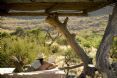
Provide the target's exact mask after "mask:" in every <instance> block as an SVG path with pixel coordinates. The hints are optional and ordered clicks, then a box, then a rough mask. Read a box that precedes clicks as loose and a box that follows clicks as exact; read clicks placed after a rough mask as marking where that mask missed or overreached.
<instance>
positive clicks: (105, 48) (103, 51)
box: [96, 5, 117, 78]
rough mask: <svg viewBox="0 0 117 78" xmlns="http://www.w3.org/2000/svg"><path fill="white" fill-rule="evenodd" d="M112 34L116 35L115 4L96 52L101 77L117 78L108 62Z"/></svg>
mask: <svg viewBox="0 0 117 78" xmlns="http://www.w3.org/2000/svg"><path fill="white" fill-rule="evenodd" d="M114 36H117V5H116V6H115V8H114V11H113V14H112V15H111V16H110V18H109V23H108V26H107V28H106V30H105V34H104V36H103V39H102V42H101V44H100V46H99V49H98V51H97V54H96V66H97V69H98V70H99V71H100V72H101V74H102V76H103V78H117V77H116V76H115V74H114V72H113V70H112V67H111V65H110V63H109V51H110V47H111V45H112V41H113V37H114Z"/></svg>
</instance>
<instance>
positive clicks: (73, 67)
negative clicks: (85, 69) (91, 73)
mask: <svg viewBox="0 0 117 78" xmlns="http://www.w3.org/2000/svg"><path fill="white" fill-rule="evenodd" d="M83 65H84V64H83V63H81V64H79V65H75V66H69V67H63V68H59V69H60V70H65V69H75V68H78V67H81V66H83Z"/></svg>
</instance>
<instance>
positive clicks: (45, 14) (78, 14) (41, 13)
mask: <svg viewBox="0 0 117 78" xmlns="http://www.w3.org/2000/svg"><path fill="white" fill-rule="evenodd" d="M57 14H58V16H87V14H86V13H57ZM48 15H49V14H48V13H44V12H40V13H37V12H36V13H34V12H13V13H0V16H48Z"/></svg>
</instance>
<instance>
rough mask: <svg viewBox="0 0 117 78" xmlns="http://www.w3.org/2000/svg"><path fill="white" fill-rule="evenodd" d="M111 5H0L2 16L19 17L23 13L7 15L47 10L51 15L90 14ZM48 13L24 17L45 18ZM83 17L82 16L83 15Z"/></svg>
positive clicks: (84, 3) (82, 3)
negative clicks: (68, 11)
mask: <svg viewBox="0 0 117 78" xmlns="http://www.w3.org/2000/svg"><path fill="white" fill-rule="evenodd" d="M108 4H109V3H107V2H61V3H56V2H33V3H4V4H0V15H11V16H12V15H13V14H14V15H19V16H23V13H21V14H20V12H19V13H7V11H8V12H9V10H16V11H32V12H33V11H39V10H45V12H46V13H47V12H49V13H51V11H55V12H56V11H57V10H76V11H85V12H90V11H94V10H97V9H100V8H102V7H104V6H106V5H108ZM46 13H44V14H42V13H24V15H26V14H28V15H29V16H36V15H37V16H41V15H42V16H45V15H47V14H46ZM34 14H35V15H34ZM60 15H61V16H67V15H68V16H70V15H71V16H75V15H76V16H79V15H80V14H79V13H73V14H72V13H61V14H60ZM81 16H82V14H81Z"/></svg>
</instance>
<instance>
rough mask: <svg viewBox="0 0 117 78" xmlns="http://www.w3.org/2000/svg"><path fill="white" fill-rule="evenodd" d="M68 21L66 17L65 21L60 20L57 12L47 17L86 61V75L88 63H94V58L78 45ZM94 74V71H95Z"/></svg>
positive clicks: (48, 21)
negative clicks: (70, 30)
mask: <svg viewBox="0 0 117 78" xmlns="http://www.w3.org/2000/svg"><path fill="white" fill-rule="evenodd" d="M67 21H68V18H66V19H65V21H64V23H61V22H60V20H59V19H58V15H57V14H51V15H50V16H48V17H47V18H46V22H47V23H49V24H50V25H52V26H53V27H54V28H56V29H57V30H59V32H61V33H62V34H63V35H64V36H65V38H66V39H67V42H68V43H69V45H70V46H71V47H72V49H73V50H74V51H75V52H76V53H77V54H78V56H79V57H80V58H81V60H82V61H83V63H84V72H83V73H85V75H86V74H88V72H90V71H89V69H90V68H89V67H88V64H92V60H91V59H90V58H89V57H88V56H87V55H86V53H85V51H84V50H83V49H82V48H81V47H80V46H79V45H78V43H77V42H76V41H75V36H74V34H70V32H69V31H68V29H67ZM93 74H94V72H93Z"/></svg>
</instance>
